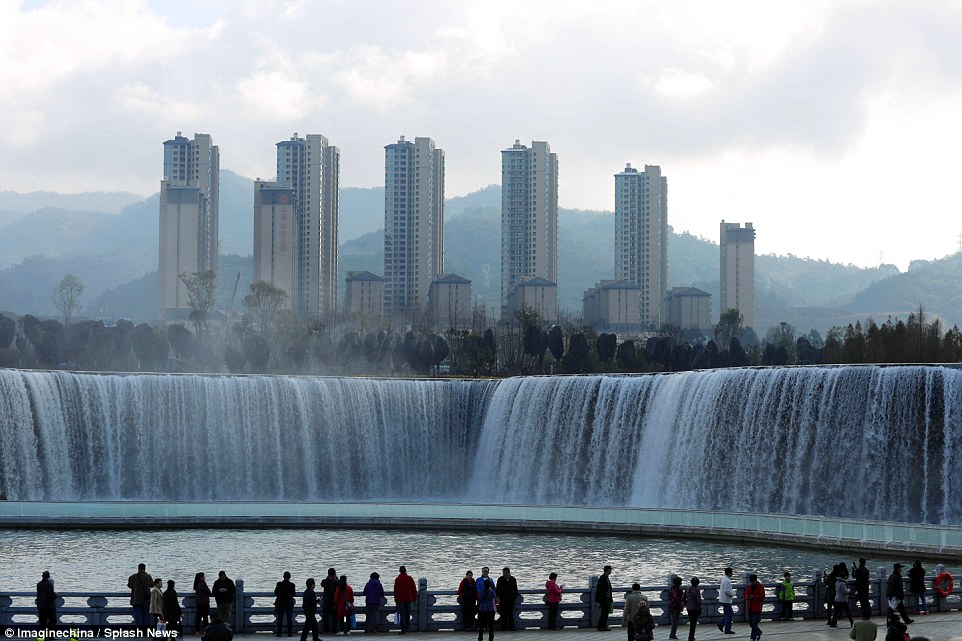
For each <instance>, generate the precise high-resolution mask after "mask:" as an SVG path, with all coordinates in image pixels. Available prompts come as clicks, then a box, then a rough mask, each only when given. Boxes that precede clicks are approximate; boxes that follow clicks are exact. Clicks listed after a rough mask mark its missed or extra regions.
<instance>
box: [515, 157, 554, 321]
mask: <svg viewBox="0 0 962 641" xmlns="http://www.w3.org/2000/svg"><path fill="white" fill-rule="evenodd" d="M532 278H543V279H545V280H548V281H551V282H554V283H557V281H558V155H557V154H554V153H551V146H550V145H549V144H548V143H546V142H543V141H534V142H532V143H531V147H530V148H529V147H527V146H525V145H522V144H521V141H519V140H515V141H514V146H512V147H511V148H510V149H505V150H503V151H502V152H501V312H502V315H503V316H506V315H508V314H510V313H511V310H510V306H509V299H510V298H511V292H512V290H513V289H514V288H515V287H516V286H517V285H518V283H520V282H521V281H523V280H529V279H532Z"/></svg>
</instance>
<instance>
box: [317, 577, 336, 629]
mask: <svg viewBox="0 0 962 641" xmlns="http://www.w3.org/2000/svg"><path fill="white" fill-rule="evenodd" d="M337 583H338V581H337V571H336V570H335V569H334V568H328V570H327V578H326V579H324V580H322V581H321V588H323V589H324V595H323V596H322V598H321V631H322V632H323V633H324V634H336V633H337V608H335V607H334V592H336V591H337Z"/></svg>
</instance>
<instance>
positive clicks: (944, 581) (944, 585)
mask: <svg viewBox="0 0 962 641" xmlns="http://www.w3.org/2000/svg"><path fill="white" fill-rule="evenodd" d="M954 589H955V583H954V582H953V581H952V575H951V574H949V573H948V572H943V573H942V574H940V575H938V576H937V577H935V591H936V592H938V593H939V596H940V597H947V596H949V595H950V594H952V590H954Z"/></svg>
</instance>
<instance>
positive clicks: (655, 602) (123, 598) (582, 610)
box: [0, 568, 962, 633]
mask: <svg viewBox="0 0 962 641" xmlns="http://www.w3.org/2000/svg"><path fill="white" fill-rule="evenodd" d="M876 576H881V577H883V579H882V580H879V579H878V578H876V579H874V580H873V581H872V583H871V591H870V600H871V603H872V611H873V614H875V615H878V614H880V609H879V606H880V604H886V603H887V600H888V599H887V595H886V593H885V590H886V580H885V577H887V574H886V569H885V568H879V569H878V571H877V573H876ZM597 580H598V579H597V577H591V578H590V580H589V582H588V585H589V587H588V588H580V589H579V588H572V587H570V586H569V587H568V588H566V590H565V592H564V594H563V598H562V601H561V605H560V607H559V620H558V624H559V625H560V626H564V627H571V628H587V627H591V626H593V625H596V623H597V620H598V616H599V614H600V611H599V607H600V606H599V605H598V604H597V603H595V600H594V595H595V585H596V583H597ZM746 580H747V577H744V576H743V577H742V584H741V585H738V586H736V588H737V590H736V594H737V597H736V599H735V602H734V604H733V606H734V610H735V620H736V621H744V620H745V614H744V607H743V606H744V600H743V598H742V594H743V590H742V588H743V586H744V582H745V581H746ZM418 584H419V590H418V601H417V603H416V604H415V607H413V608H412V622H411V629H412V630H416V631H422V632H423V631H435V630H461V629H463V627H464V626H463V623H462V621H461V608H460V606H459V605H458V604H457V591H456V590H429V589H428V585H427V580H426V579H420V581H419V582H418ZM236 585H237V594H236V597H235V599H236V600H235V605H234V612H233V615H232V617H231V618H232V620H231V621H230V624H231V625H232V627H233V628H234V629H235V630H236V631H238V632H248V633H250V632H257V631H268V630H273V629H274V628H275V625H276V624H275V614H274V606H273V601H274V594H273V592H253V591H251V592H248V591H247V590H246V586H245V585H244V581H243V579H238V580H237V581H236ZM701 587H702V598H703V605H702V615H701V617H700V619H699V620H700V621H701V622H705V623H713V622H717V621H720V620H721V607H720V605H719V602H718V586H717V585H702V586H701ZM765 588H766V590H765V591H766V599H765V605H764V610H763V615H762V616H763V618H765V619H771V618H776V617H777V616H778V612H779V603H778V602H777V600H776V598H775V584H766V585H765ZM627 591H628V588H627V587H625V586H619V587H617V588H615V591H614V592H615V595H616V597H617V599H616V601H615V604H614V612H613V613H612V615H611V617H610V619H609V622H610V624H611V625H620V624H621V610H622V608H623V606H624V594H625V593H626V592H627ZM642 592H643V593H644V594H645V596H646V597H647V598H648V602H649V604H650V606H651V611H652V615H653V616H654V618H655V622H656V623H657V624H658V625H665V624H667V623H668V612H667V598H668V595H667V590H666V588H665V587H663V586H643V587H642ZM906 594H907V595H908V586H907V585H906ZM388 595H389V597H390V595H391V593H390V592H388ZM543 595H544V591H543V590H521V596H520V597H519V599H518V604H517V606H516V614H517V627H518V628H519V629H525V628H541V627H545V625H546V623H547V611H548V608H547V606H546V605H545V604H544V602H543V601H542V596H543ZM795 595H796V596H795V604H794V616H795V617H796V618H804V619H812V618H824V617H825V606H824V603H823V602H824V597H825V586H824V585H823V583H822V580H821V572H815V573H814V574H813V579H812V581H809V582H798V583H795ZM853 595H854V590H853ZM35 597H36V593H34V592H4V591H2V590H0V628H31V627H36V625H37V610H36V607H35V605H34V599H35ZM129 599H130V594H129V593H127V592H123V593H117V592H109V593H108V592H97V593H90V592H86V593H81V592H64V593H61V594H60V598H59V599H58V607H57V614H58V620H59V622H60V624H61V625H62V626H69V627H77V628H94V629H104V628H121V627H130V626H132V625H133V617H132V614H131V608H130V605H129ZM926 599H927V601H928V602H929V604H930V608H929V609H930V610H931V611H933V612H945V611H949V610H962V599H960V596H959V594H958V593H956V594H953V595H950V596H949V597H948V598H942V597H939V596H938V595H937V594H936V593H935V592H934V591H933V590H931V589H930V590H929V592H928V593H927V595H926ZM298 600H299V599H298ZM363 600H364V597H363V595H361V594H360V590H358V591H357V592H356V593H355V603H356V606H357V607H356V617H357V624H358V626H359V627H360V626H361V625H363V621H364V607H363V605H364V603H363ZM181 603H182V607H183V611H184V612H183V619H182V624H183V628H184V631H185V632H187V633H191V632H194V615H195V612H196V609H195V606H194V597H193V595H187V596H184V597H183V598H182V599H181ZM910 605H911V604H910V603H906V607H909V606H910ZM851 610H852V612H853V613H855V615H856V616H857V612H858V610H857V606H856V604H855V600H854V598H853V600H852V603H851ZM213 611H215V609H214V608H213V607H212V612H213ZM295 615H296V617H297V619H296V623H295V626H297V627H298V629H300V626H301V624H302V623H303V620H304V618H303V614H302V611H301V608H300V607H297V608H296V609H295ZM393 617H394V606H393V603H392V601H391V599H390V598H389V599H388V605H387V606H385V607H383V608H381V610H380V618H381V620H380V621H379V629H380V630H384V631H386V630H392V629H395V628H396V627H397V626H395V625H394V622H393ZM683 624H684V625H687V619H685V617H684V616H683Z"/></svg>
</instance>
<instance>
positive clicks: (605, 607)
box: [36, 558, 951, 641]
mask: <svg viewBox="0 0 962 641" xmlns="http://www.w3.org/2000/svg"><path fill="white" fill-rule="evenodd" d="M902 567H903V566H902V564H900V563H896V564H894V566H893V571H892V573H891V574H890V575H889V577H888V579H887V581H886V584H885V587H886V599H887V603H885V604H883V608H887V613H888V618H887V622H886V631H885V637H884V639H885V641H905V640H906V639H908V638H909V635H908V625H909V624H911V623H913V622H914V619H912V618H910V617H909V615H908V612H907V610H906V606H905V590H904V582H903V576H902ZM936 569H937V572H941V571H942V570H943V569H944V568H943V567H942V566H937V568H936ZM611 573H612V567H611V566H610V565H606V566H605V567H604V569H603V572H602V574H601V576H600V577H599V578H598V581H597V584H596V586H595V596H594V600H595V603H596V605H597V611H598V619H597V626H596V629H597V630H598V631H601V632H607V631H610V630H611V628H610V627H609V625H608V616H609V614H611V613H612V612H613V611H614V592H613V588H612V584H611ZM733 574H734V570H733V568H730V567H728V568H725V570H724V574H723V576H722V577H721V579H720V581H719V588H718V603H719V604H720V605H721V608H722V620H721V621H719V622H717V626H718V629H719V631H720V632H722V633H723V634H726V635H727V634H735V632H734V631H733V630H732V623H733V618H734V610H733V603H734V602H735V599H736V587H735V585H734V584H733V583H732V578H733ZM925 577H926V571H925V569H924V568H923V567H922V563H921V562H920V561H915V563H914V565H913V567H912V568H911V569H910V570H909V571H908V578H909V591H910V593H911V594H912V597H913V605H912V607H913V608H914V610H915V612H916V613H917V614H923V615H924V614H928V613H929V610H928V604H927V603H926V598H925V594H926V591H927V589H926V581H925ZM949 578H951V577H949ZM557 579H558V575H557V573H555V572H552V573H551V574H549V575H548V579H547V581H546V582H545V586H544V587H545V589H544V595H543V597H542V598H543V600H544V602H545V604H546V605H547V609H548V616H547V624H546V626H545V627H546V629H548V630H559V629H560V627H559V626H558V612H559V608H560V604H561V601H562V596H563V594H564V588H565V584H564V583H561V584H559V583H558V581H557ZM822 580H823V583H824V596H825V606H826V614H827V622H826V623H827V625H828V626H830V627H833V628H835V627H838V621H839V620H840V619H842V617H843V616H844V617H845V618H847V619H848V621H849V628H850V632H849V637H850V638H851V639H854V640H855V641H874V640H875V639H876V638H877V635H878V626H877V624H876V623H875V622H874V621H872V619H871V605H870V602H869V593H870V584H871V573H870V571H869V570H868V568H867V567H866V560H865V559H864V558H863V559H859V562H858V565H856V564H855V563H852V566H851V572H849V567H848V566H847V565H846V563H844V562H842V563H838V564H837V565H835V566H834V567H833V568H832V570H831V571H830V572H826V573H825V574H824V575H823V579H822ZM850 580H851V582H852V583H853V587H854V594H853V593H852V591H851V588H850V587H849V582H850ZM683 583H684V581H683V579H682V577H680V576H677V575H672V577H671V585H670V587H669V589H668V592H667V602H666V603H665V604H664V605H665V606H667V607H666V609H667V614H668V625H670V632H669V635H668V639H672V640H674V639H678V636H677V632H678V627H679V624H680V622H681V618H682V615H683V614H687V619H688V641H696V640H695V634H696V630H697V627H698V622H699V617H700V616H701V614H702V592H701V588H700V587H699V586H700V583H701V582H700V579H699V578H698V577H697V576H693V577H690V578H689V580H688V585H687V586H685V587H683ZM127 587H128V589H129V590H130V605H131V607H132V610H133V618H134V625H135V626H137V627H138V628H140V629H141V630H143V631H144V632H145V633H146V632H147V630H148V629H155V630H161V629H163V630H169V631H176V632H177V633H178V635H181V634H182V633H183V627H182V618H183V610H182V608H181V601H180V596H179V595H178V593H177V590H176V585H175V582H174V581H173V580H168V581H167V583H166V590H165V589H164V581H163V579H161V578H160V577H157V578H154V577H152V576H151V575H150V574H148V573H147V568H146V566H145V564H143V563H141V564H140V565H139V566H138V567H137V572H135V573H134V574H132V575H130V577H129V578H128V580H127ZM316 587H317V585H316V583H315V581H314V579H313V578H309V579H307V581H306V583H305V588H304V590H303V591H302V592H301V594H300V599H301V607H302V609H303V613H304V617H305V622H304V626H303V628H302V630H301V633H300V637H301V641H307V637H308V635H311V638H312V641H320V637H319V635H320V634H334V635H347V634H349V633H350V631H351V630H352V629H353V628H355V627H356V620H355V605H354V599H355V597H354V589H353V588H352V587H351V585H350V584H349V583H348V577H347V576H346V575H344V574H341V575H338V574H337V572H336V570H335V569H334V568H330V569H328V572H327V577H326V578H324V579H323V580H322V581H321V583H320V590H319V591H317V590H315V588H316ZM393 588H394V589H393V598H394V603H395V613H394V625H396V626H397V627H398V629H399V632H400V634H406V633H407V632H408V631H409V630H410V625H411V613H412V608H413V606H414V604H415V603H416V602H417V600H418V590H417V584H416V583H415V581H414V578H413V577H411V576H410V575H409V574H408V573H407V569H406V568H405V567H404V566H403V565H402V566H401V567H400V568H399V570H398V575H397V577H396V578H395V579H394V586H393ZM192 589H193V595H194V602H195V605H196V611H195V615H194V616H195V619H194V630H195V631H196V634H198V635H202V637H203V640H204V641H230V639H231V638H232V637H233V632H232V630H231V627H230V625H229V622H230V620H231V615H232V613H233V607H234V601H235V595H236V591H237V590H236V586H235V585H234V581H233V580H231V579H230V578H229V577H228V576H227V573H226V572H224V571H223V570H222V571H220V572H219V573H218V576H217V579H216V580H215V581H214V582H213V585H212V586H208V584H207V579H206V576H205V574H204V573H203V572H198V573H197V574H196V575H195V576H194V583H193V587H192ZM741 590H742V597H743V600H744V612H745V615H746V619H747V621H748V624H749V627H750V630H751V641H761V638H762V634H763V632H762V629H761V618H762V608H763V604H764V602H765V598H766V591H765V586H764V585H763V584H762V583H760V582H759V579H758V575H756V574H750V575H749V576H748V580H747V582H746V583H745V584H744V585H743V586H742V587H741ZM519 593H520V592H519V590H518V582H517V579H516V578H515V577H514V576H512V575H511V569H510V568H507V567H505V568H503V569H502V570H501V576H499V577H498V578H497V580H496V581H495V580H494V579H493V578H492V577H491V576H490V569H489V568H488V567H487V566H485V567H483V568H481V575H480V576H478V577H477V578H475V577H474V573H473V572H472V571H471V570H468V571H467V572H466V573H465V575H464V578H463V579H461V581H460V583H459V585H458V590H457V602H458V605H459V607H460V609H461V616H462V622H463V627H464V629H465V630H469V631H471V630H477V633H478V641H483V639H484V633H485V632H487V636H488V641H493V640H494V632H495V615H496V614H498V615H499V618H498V623H499V627H500V629H501V630H503V631H512V630H515V628H516V616H517V615H516V609H517V602H518V595H519ZM361 595H362V596H363V597H364V610H363V612H364V614H365V619H364V632H365V633H370V634H378V633H380V632H381V631H382V630H381V629H379V628H380V626H379V623H380V621H381V609H382V608H385V607H386V606H387V603H388V599H387V593H386V592H385V590H384V586H383V584H382V583H381V580H380V575H379V574H378V573H377V572H372V573H371V575H370V577H369V579H368V581H367V582H366V583H365V585H364V588H363V590H362V591H361ZM775 596H776V598H777V601H778V607H777V608H776V612H775V617H774V620H775V621H779V620H783V621H791V620H793V613H794V612H793V606H794V602H795V597H796V594H795V585H794V583H793V581H792V575H791V573H789V572H785V573H784V574H783V576H782V580H781V581H780V582H778V583H776V585H775ZM274 597H275V598H274V613H275V618H276V631H275V634H276V635H277V636H281V635H282V634H284V632H285V629H286V634H287V636H293V634H294V609H295V607H296V605H297V599H298V590H297V587H296V586H295V584H294V583H293V582H292V581H291V574H290V572H284V575H283V579H282V580H281V581H278V582H277V585H276V586H275V588H274ZM57 598H58V597H57V593H56V591H55V590H54V586H53V581H52V579H51V578H50V573H49V572H47V571H45V572H44V573H43V575H42V578H41V580H40V582H39V583H38V584H37V601H36V603H37V611H38V618H39V625H40V627H41V628H52V627H56V625H57V613H56V602H57ZM211 598H213V600H214V604H215V606H216V612H215V614H214V615H211V610H210V606H211ZM853 599H854V600H856V601H857V603H858V606H859V611H860V612H859V613H860V615H861V616H860V619H859V620H858V621H855V620H854V618H853V617H852V613H851V610H850V607H849V603H850V602H851V601H852V600H853ZM318 614H320V617H321V618H320V621H318V619H317V615H318ZM622 625H623V626H624V628H625V630H626V632H627V635H628V641H652V640H653V639H654V628H655V621H654V617H653V616H652V614H651V611H650V606H649V602H648V598H647V597H646V596H645V595H644V594H643V593H642V591H641V586H640V585H639V584H638V583H634V584H633V585H632V587H631V591H630V592H628V593H627V594H626V595H625V605H624V610H623V612H622ZM916 641H922V640H921V637H916Z"/></svg>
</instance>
